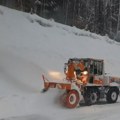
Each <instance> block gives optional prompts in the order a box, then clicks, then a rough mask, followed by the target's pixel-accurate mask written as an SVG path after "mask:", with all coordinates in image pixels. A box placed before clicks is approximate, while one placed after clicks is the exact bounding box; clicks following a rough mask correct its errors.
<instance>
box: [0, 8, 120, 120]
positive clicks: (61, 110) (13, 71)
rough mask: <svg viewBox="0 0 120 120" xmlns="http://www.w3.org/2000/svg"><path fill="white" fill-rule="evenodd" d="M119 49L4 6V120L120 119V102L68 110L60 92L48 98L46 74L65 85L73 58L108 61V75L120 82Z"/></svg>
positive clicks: (0, 61) (0, 89)
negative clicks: (70, 59)
mask: <svg viewBox="0 0 120 120" xmlns="http://www.w3.org/2000/svg"><path fill="white" fill-rule="evenodd" d="M119 51H120V44H119V43H117V42H114V41H113V40H110V39H109V38H108V37H107V36H104V37H102V36H100V35H96V34H93V33H90V32H89V31H84V30H79V29H77V28H76V27H70V26H66V25H62V24H58V23H56V22H55V21H51V20H46V19H43V18H41V17H38V16H37V15H35V14H32V15H31V14H29V13H23V12H19V11H15V10H12V9H9V8H6V7H3V6H0V120H113V119H116V120H119V118H120V114H119V113H120V112H119V111H120V100H118V101H117V103H115V104H107V103H106V102H105V101H101V102H100V103H98V104H96V105H92V106H84V104H81V106H79V107H77V108H75V109H67V108H65V107H63V106H62V105H61V104H60V101H59V96H60V94H61V91H60V90H57V89H51V90H49V91H48V92H46V93H45V94H43V93H41V90H42V88H43V81H42V78H41V76H42V74H45V75H46V76H47V78H48V79H49V80H56V81H58V80H63V79H64V78H65V75H64V73H63V68H64V63H65V62H67V60H68V59H69V58H73V57H77V58H88V57H90V58H97V59H104V61H105V71H106V73H108V75H111V76H116V77H120V53H119Z"/></svg>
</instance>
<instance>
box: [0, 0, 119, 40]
mask: <svg viewBox="0 0 120 120" xmlns="http://www.w3.org/2000/svg"><path fill="white" fill-rule="evenodd" d="M0 4H2V5H5V6H8V7H11V8H14V9H18V10H22V11H25V12H30V13H31V14H32V13H36V14H38V15H39V16H41V17H44V18H47V19H50V18H53V19H54V20H55V21H57V22H60V23H63V24H67V25H70V26H76V27H78V28H81V29H86V30H89V31H91V32H94V33H97V34H101V35H106V34H107V35H108V36H109V37H110V38H114V39H116V40H117V41H120V38H119V35H120V32H119V31H120V0H0ZM116 36H117V38H116Z"/></svg>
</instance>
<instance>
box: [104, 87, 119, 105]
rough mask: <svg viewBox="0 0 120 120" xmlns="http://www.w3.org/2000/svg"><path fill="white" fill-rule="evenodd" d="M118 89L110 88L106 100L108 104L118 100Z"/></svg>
mask: <svg viewBox="0 0 120 120" xmlns="http://www.w3.org/2000/svg"><path fill="white" fill-rule="evenodd" d="M118 94H119V89H118V88H110V89H109V91H108V93H107V96H106V100H107V102H108V103H115V102H116V101H117V99H118Z"/></svg>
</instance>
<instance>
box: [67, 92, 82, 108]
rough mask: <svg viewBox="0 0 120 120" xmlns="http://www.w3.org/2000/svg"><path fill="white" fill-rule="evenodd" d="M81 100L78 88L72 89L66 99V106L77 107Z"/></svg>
mask: <svg viewBox="0 0 120 120" xmlns="http://www.w3.org/2000/svg"><path fill="white" fill-rule="evenodd" d="M79 101H80V96H79V93H78V92H77V91H76V90H70V91H69V92H68V93H67V95H66V99H65V106H66V107H68V108H75V107H76V106H77V105H78V103H79Z"/></svg>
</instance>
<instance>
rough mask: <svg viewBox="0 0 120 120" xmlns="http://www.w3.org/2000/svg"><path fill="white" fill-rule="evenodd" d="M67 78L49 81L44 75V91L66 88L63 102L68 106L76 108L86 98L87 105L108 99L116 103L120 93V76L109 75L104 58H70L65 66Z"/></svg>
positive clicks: (109, 101)
mask: <svg viewBox="0 0 120 120" xmlns="http://www.w3.org/2000/svg"><path fill="white" fill-rule="evenodd" d="M64 73H65V76H66V78H65V80H64V81H61V82H57V81H55V82H53V81H49V80H48V79H47V78H46V77H45V76H44V75H42V78H43V81H44V89H43V91H47V90H48V89H49V88H58V89H62V90H64V94H63V95H62V97H63V98H62V103H63V104H64V106H65V107H67V108H75V107H77V106H78V105H80V103H81V101H82V100H84V102H85V104H86V105H92V104H95V103H97V102H98V101H99V100H100V99H106V101H107V102H108V103H115V102H116V101H117V99H118V95H119V81H120V78H117V77H111V76H107V75H106V73H105V71H104V60H101V59H93V58H70V59H69V60H68V62H67V63H65V67H64Z"/></svg>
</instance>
